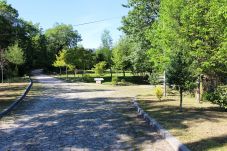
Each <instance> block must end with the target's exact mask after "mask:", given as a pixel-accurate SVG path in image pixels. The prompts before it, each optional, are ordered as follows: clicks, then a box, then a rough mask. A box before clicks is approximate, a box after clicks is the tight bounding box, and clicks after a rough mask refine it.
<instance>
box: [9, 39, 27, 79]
mask: <svg viewBox="0 0 227 151" xmlns="http://www.w3.org/2000/svg"><path fill="white" fill-rule="evenodd" d="M5 58H6V60H7V61H8V62H10V63H12V64H14V65H15V69H14V74H15V75H17V74H18V65H22V64H23V63H24V62H25V58H24V52H23V50H22V49H21V48H20V47H19V46H18V43H15V44H14V45H12V46H9V47H8V48H7V50H6V51H5Z"/></svg>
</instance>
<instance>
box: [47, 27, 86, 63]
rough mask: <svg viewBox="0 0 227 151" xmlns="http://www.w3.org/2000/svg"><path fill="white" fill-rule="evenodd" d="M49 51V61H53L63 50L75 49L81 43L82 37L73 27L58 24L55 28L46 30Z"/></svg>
mask: <svg viewBox="0 0 227 151" xmlns="http://www.w3.org/2000/svg"><path fill="white" fill-rule="evenodd" d="M45 36H46V38H47V49H48V54H49V60H51V61H53V60H54V56H55V54H58V52H59V51H60V50H62V49H63V48H74V47H76V46H77V44H78V42H80V41H81V36H80V35H79V33H78V32H77V30H74V29H73V26H72V25H65V24H56V25H55V26H54V27H53V28H50V29H48V30H46V32H45Z"/></svg>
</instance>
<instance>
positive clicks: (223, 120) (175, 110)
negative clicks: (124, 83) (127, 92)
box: [138, 91, 227, 151]
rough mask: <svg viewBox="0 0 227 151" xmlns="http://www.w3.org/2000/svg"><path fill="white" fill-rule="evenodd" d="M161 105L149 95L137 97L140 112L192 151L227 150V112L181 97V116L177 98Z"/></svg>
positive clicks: (174, 96)
mask: <svg viewBox="0 0 227 151" xmlns="http://www.w3.org/2000/svg"><path fill="white" fill-rule="evenodd" d="M171 95H172V96H167V97H165V98H162V100H161V101H158V99H157V98H156V97H155V95H154V93H153V95H147V96H138V102H139V104H140V105H141V106H142V108H143V109H144V110H146V111H147V112H148V113H149V114H150V115H151V116H152V117H154V118H155V119H156V120H157V121H158V122H159V123H160V124H161V125H163V126H164V128H166V129H168V130H169V131H170V132H171V134H172V135H174V136H176V137H177V138H178V139H179V140H180V141H181V142H183V143H184V144H186V145H187V146H188V147H189V148H190V149H192V150H196V151H199V150H220V151H224V150H226V148H227V112H224V111H222V110H221V109H219V106H217V105H214V104H212V103H210V102H201V103H199V102H197V101H196V99H195V98H194V97H192V96H190V95H186V96H184V99H183V112H179V94H178V93H177V92H176V91H174V92H173V93H171Z"/></svg>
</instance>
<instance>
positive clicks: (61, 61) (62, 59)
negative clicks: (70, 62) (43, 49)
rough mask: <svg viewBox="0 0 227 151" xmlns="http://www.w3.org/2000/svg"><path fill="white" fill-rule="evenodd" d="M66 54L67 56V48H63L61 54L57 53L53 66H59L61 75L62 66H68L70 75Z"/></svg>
mask: <svg viewBox="0 0 227 151" xmlns="http://www.w3.org/2000/svg"><path fill="white" fill-rule="evenodd" d="M65 56H66V50H65V49H63V50H61V51H60V52H59V55H56V60H55V61H54V63H53V66H54V67H59V70H60V75H61V68H62V67H66V74H67V77H68V72H67V64H66V63H65Z"/></svg>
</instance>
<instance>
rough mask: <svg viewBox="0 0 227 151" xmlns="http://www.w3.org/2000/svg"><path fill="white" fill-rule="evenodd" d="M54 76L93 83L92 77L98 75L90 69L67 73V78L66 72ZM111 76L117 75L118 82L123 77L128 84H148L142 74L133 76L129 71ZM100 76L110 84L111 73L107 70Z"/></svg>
mask: <svg viewBox="0 0 227 151" xmlns="http://www.w3.org/2000/svg"><path fill="white" fill-rule="evenodd" d="M54 77H55V78H60V79H62V80H66V81H67V82H81V81H83V82H89V83H94V82H95V81H94V78H97V77H99V76H98V75H96V74H95V73H94V72H92V71H87V72H86V73H85V74H84V75H83V76H82V74H76V75H74V74H68V78H67V76H66V74H62V75H59V74H58V75H54ZM113 77H118V79H119V82H120V81H121V79H124V80H125V81H126V82H127V83H128V85H131V84H148V82H147V81H145V79H144V78H143V77H142V76H134V75H133V74H132V73H131V72H125V77H123V73H120V72H119V73H113ZM101 78H103V79H104V81H103V84H111V81H112V79H111V74H110V73H109V72H105V74H104V75H103V76H101Z"/></svg>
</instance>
